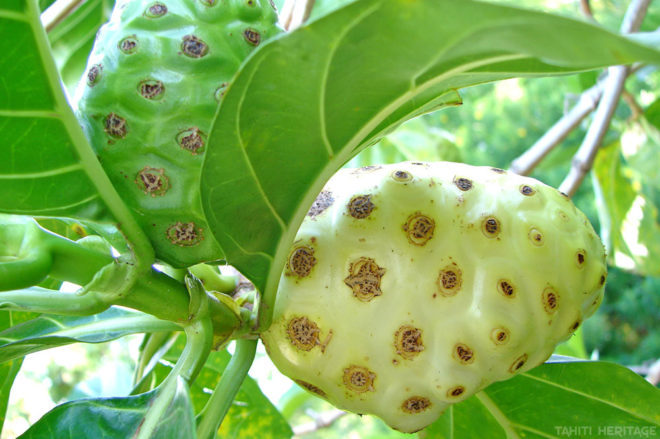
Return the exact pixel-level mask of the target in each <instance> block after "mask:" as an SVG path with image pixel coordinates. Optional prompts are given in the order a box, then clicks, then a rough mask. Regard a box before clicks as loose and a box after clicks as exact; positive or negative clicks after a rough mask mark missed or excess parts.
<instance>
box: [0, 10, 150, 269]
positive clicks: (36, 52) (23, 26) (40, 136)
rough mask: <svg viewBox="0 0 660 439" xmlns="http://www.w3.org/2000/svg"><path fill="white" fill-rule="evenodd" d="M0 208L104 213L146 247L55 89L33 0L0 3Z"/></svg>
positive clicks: (142, 252) (140, 248)
mask: <svg viewBox="0 0 660 439" xmlns="http://www.w3.org/2000/svg"><path fill="white" fill-rule="evenodd" d="M0 53H2V57H0V71H2V75H3V76H2V84H1V85H0V132H2V133H3V138H2V141H3V145H2V147H0V212H7V213H23V214H28V215H41V216H66V217H73V218H85V219H95V220H98V219H108V218H109V217H110V216H109V214H108V210H109V212H110V213H111V214H112V216H114V217H115V219H116V220H117V221H118V222H119V223H121V227H122V230H123V232H124V234H125V235H127V237H128V238H129V241H131V242H132V243H133V245H134V247H135V248H136V252H137V253H138V256H139V258H140V259H141V260H142V259H144V260H148V263H149V264H150V263H151V262H152V261H153V251H152V250H151V245H150V244H149V242H148V240H147V239H146V237H145V236H144V233H143V232H142V230H141V229H140V228H139V227H138V225H137V223H136V222H135V219H134V218H133V216H132V214H131V213H130V211H129V210H128V208H127V207H126V205H125V204H124V203H123V201H122V200H121V198H120V197H119V195H118V194H117V192H116V191H115V189H114V187H113V186H112V184H111V183H110V180H109V179H108V177H107V175H106V174H105V173H104V172H103V168H102V167H101V164H100V163H99V162H98V160H97V158H96V155H95V153H94V151H93V150H92V148H91V147H90V146H89V143H88V142H87V139H86V138H85V136H84V134H83V132H82V129H81V128H80V125H79V124H78V121H77V120H76V118H75V116H74V114H73V111H72V110H71V108H70V107H69V104H68V102H67V99H66V96H65V94H64V92H63V90H62V86H61V83H60V78H59V75H58V72H57V69H56V67H55V63H54V61H53V58H52V56H51V53H50V47H49V44H48V40H47V37H46V33H45V31H44V29H43V27H42V25H41V22H40V19H39V8H38V5H37V0H18V1H16V0H10V1H9V2H7V1H3V2H2V3H0Z"/></svg>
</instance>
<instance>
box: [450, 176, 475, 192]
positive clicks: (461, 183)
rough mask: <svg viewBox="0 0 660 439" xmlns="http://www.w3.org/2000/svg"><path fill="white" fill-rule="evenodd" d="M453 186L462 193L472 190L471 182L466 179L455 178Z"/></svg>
mask: <svg viewBox="0 0 660 439" xmlns="http://www.w3.org/2000/svg"><path fill="white" fill-rule="evenodd" d="M454 184H455V185H456V187H457V188H459V189H460V190H462V191H463V192H465V191H469V190H470V189H472V180H470V179H468V178H464V177H456V178H454Z"/></svg>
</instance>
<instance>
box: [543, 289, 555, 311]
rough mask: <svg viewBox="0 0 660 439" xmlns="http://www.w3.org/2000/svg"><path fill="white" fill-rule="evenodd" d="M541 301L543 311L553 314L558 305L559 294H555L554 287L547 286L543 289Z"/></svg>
mask: <svg viewBox="0 0 660 439" xmlns="http://www.w3.org/2000/svg"><path fill="white" fill-rule="evenodd" d="M541 301H542V302H543V309H545V312H547V313H548V314H553V313H554V312H555V311H557V307H558V306H559V294H557V292H556V291H555V290H554V288H552V287H547V288H546V289H545V290H543V294H542V295H541Z"/></svg>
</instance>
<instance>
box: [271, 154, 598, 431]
mask: <svg viewBox="0 0 660 439" xmlns="http://www.w3.org/2000/svg"><path fill="white" fill-rule="evenodd" d="M606 275H607V271H606V263H605V252H604V249H603V245H602V243H601V241H600V239H599V238H598V236H597V235H596V233H595V232H594V230H593V228H592V226H591V225H590V224H589V222H588V220H587V219H586V217H585V216H584V214H583V213H581V212H580V211H578V210H577V209H576V208H575V206H574V205H573V203H572V202H571V201H570V200H569V199H568V198H567V197H566V196H565V195H563V194H561V193H560V192H559V191H557V190H556V189H554V188H552V187H549V186H547V185H545V184H543V183H541V182H539V181H537V180H534V179H532V178H527V177H521V176H518V175H514V174H510V173H507V172H506V171H503V170H501V169H496V168H488V167H474V166H468V165H464V164H457V163H446V162H439V163H410V162H407V163H399V164H395V165H387V166H374V167H366V168H360V169H345V170H342V171H340V172H339V173H338V174H336V175H335V176H334V177H333V178H332V179H331V180H330V181H329V182H328V184H327V185H326V187H325V188H324V190H323V191H322V192H321V194H320V195H319V197H318V198H317V200H316V201H315V202H314V205H313V206H312V208H311V209H310V211H309V213H308V214H307V217H306V218H305V220H304V222H303V224H302V226H301V228H300V230H299V232H298V234H297V236H296V240H295V243H294V244H293V246H292V248H291V252H290V254H289V259H288V263H287V266H286V268H285V270H284V272H283V273H282V277H281V280H280V285H279V291H278V295H277V301H276V304H275V309H274V317H273V324H272V326H271V327H270V328H269V329H268V330H267V331H266V332H264V333H263V334H262V339H263V342H264V344H265V346H266V348H267V351H268V353H269V355H270V358H271V359H272V360H273V362H274V363H275V365H276V366H277V367H278V368H279V369H280V371H281V372H282V373H284V374H285V375H287V376H289V377H290V378H292V379H294V380H295V381H296V382H297V383H298V384H300V385H301V386H302V387H304V388H306V389H307V390H309V391H311V392H313V393H315V394H316V395H318V396H320V397H322V398H325V399H326V400H328V401H329V402H331V403H332V404H334V405H335V406H337V407H339V408H342V409H345V410H349V411H352V412H356V413H361V414H373V415H376V416H379V417H380V418H382V419H383V420H384V421H385V422H387V423H388V424H389V425H390V426H391V427H393V428H395V429H397V430H400V431H403V432H414V431H417V430H420V429H422V428H424V427H425V426H427V425H429V424H430V423H432V422H433V421H434V420H436V419H437V418H438V416H439V415H440V414H441V413H442V412H443V411H444V410H445V409H446V408H447V407H448V406H449V405H450V404H452V403H456V402H459V401H462V400H464V399H466V398H468V397H469V396H471V395H473V394H474V393H476V392H478V391H479V390H481V389H483V388H484V387H486V386H488V385H489V384H491V383H493V382H495V381H501V380H506V379H508V378H511V377H513V376H515V375H516V374H518V373H520V372H524V371H526V370H529V369H531V368H533V367H535V366H537V365H539V364H541V363H543V362H544V361H545V360H546V359H547V358H548V357H549V356H550V355H551V354H552V352H553V350H554V348H555V346H556V345H557V343H559V342H561V341H563V340H566V339H567V338H568V337H570V336H571V334H573V332H574V331H575V330H576V329H577V328H578V327H579V325H580V324H581V323H582V321H583V320H584V319H585V318H586V317H588V316H590V315H591V314H593V313H594V311H595V310H596V308H597V307H598V305H599V304H600V302H601V299H602V297H603V287H604V284H605V278H606Z"/></svg>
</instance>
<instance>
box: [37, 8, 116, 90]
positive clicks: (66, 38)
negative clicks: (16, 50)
mask: <svg viewBox="0 0 660 439" xmlns="http://www.w3.org/2000/svg"><path fill="white" fill-rule="evenodd" d="M114 3H115V2H114V0H91V1H86V2H84V3H83V4H81V5H80V7H78V8H77V9H76V10H75V11H73V12H72V13H71V14H70V15H69V16H67V17H66V18H65V19H64V20H62V22H61V23H59V24H58V25H57V26H56V27H55V28H54V29H53V30H52V31H51V32H49V33H48V39H49V40H50V44H51V46H52V48H53V56H54V57H55V62H56V63H57V67H58V70H59V72H60V75H61V76H62V81H63V82H64V84H65V85H66V88H67V90H68V92H69V94H70V95H71V96H73V91H74V89H75V87H76V84H77V83H78V81H79V80H80V78H81V77H82V75H83V72H84V71H85V66H86V65H87V58H88V57H89V54H90V52H91V51H92V46H93V44H94V38H95V37H96V32H97V31H98V30H99V28H100V27H101V25H102V24H103V23H105V22H106V21H108V18H110V13H111V12H112V8H113V6H114Z"/></svg>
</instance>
